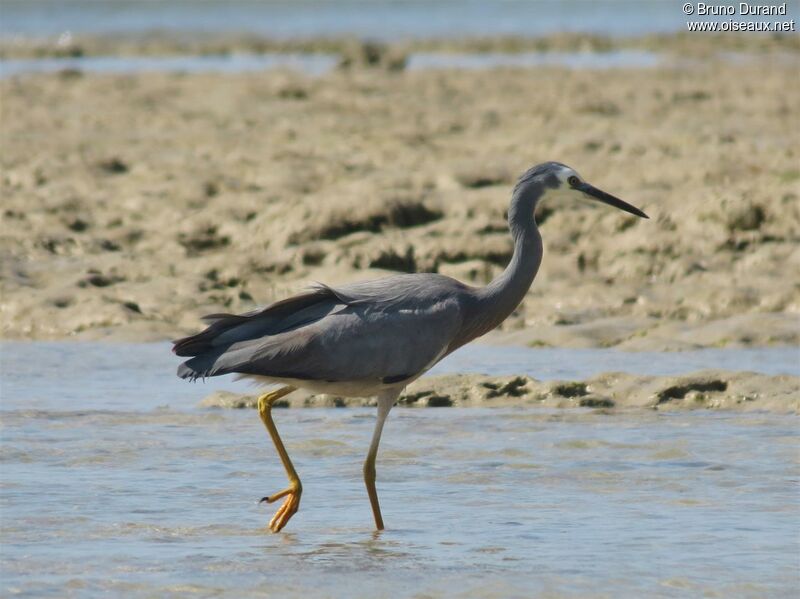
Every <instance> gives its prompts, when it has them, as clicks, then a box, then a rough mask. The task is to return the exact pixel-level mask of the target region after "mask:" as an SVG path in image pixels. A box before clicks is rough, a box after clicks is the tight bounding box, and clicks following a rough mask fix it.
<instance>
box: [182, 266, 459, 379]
mask: <svg viewBox="0 0 800 599" xmlns="http://www.w3.org/2000/svg"><path fill="white" fill-rule="evenodd" d="M398 280H399V281H398ZM449 281H452V283H450V282H449ZM460 289H461V287H459V284H458V283H457V282H456V281H453V280H452V279H446V278H445V277H435V276H431V277H430V278H429V277H421V278H420V277H419V276H414V275H411V276H406V277H391V278H389V279H383V280H379V281H377V282H370V283H368V284H358V285H353V286H347V287H342V288H339V289H332V288H330V287H325V286H320V287H318V288H317V290H316V292H317V293H319V294H322V295H325V299H324V300H321V301H320V302H318V303H317V304H314V307H313V309H311V308H303V310H301V311H302V312H304V315H303V316H304V317H298V315H297V314H294V313H293V314H292V321H293V322H294V323H297V324H295V325H294V326H292V327H291V328H288V329H283V330H281V331H279V332H271V333H267V334H265V335H262V336H260V337H258V338H254V337H252V336H250V337H249V338H247V339H242V340H239V341H235V342H233V343H229V344H228V345H227V346H226V347H225V348H224V349H223V348H222V347H221V346H216V347H213V348H212V350H211V351H206V352H204V353H202V354H199V355H197V356H196V357H195V358H194V359H192V360H189V361H187V362H186V363H185V364H183V365H182V366H181V368H180V369H179V373H178V374H179V375H180V376H182V377H184V378H198V377H203V376H215V375H218V374H228V373H242V374H250V375H260V376H267V377H274V378H292V379H300V380H316V381H318V380H324V381H331V382H339V381H375V380H380V381H383V382H387V383H389V382H398V381H401V380H404V379H406V378H411V377H412V376H414V375H417V374H419V373H421V372H423V371H425V370H427V369H428V368H430V366H432V365H433V364H434V363H436V361H438V359H439V358H441V356H442V355H444V354H445V353H446V351H447V349H448V347H449V345H450V343H451V341H452V340H453V338H454V337H455V335H456V333H457V332H458V330H459V327H460V326H461V322H462V319H463V302H462V301H460V300H461V299H462V298H461V297H460V296H459V291H460ZM310 315H313V318H308V316H310ZM247 318H253V317H252V316H249V317H247ZM212 326H214V325H212ZM239 326H240V327H241V326H243V325H239ZM248 330H249V329H248ZM229 338H230V335H229Z"/></svg>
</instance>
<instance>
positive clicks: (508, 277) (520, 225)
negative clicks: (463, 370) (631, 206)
mask: <svg viewBox="0 0 800 599" xmlns="http://www.w3.org/2000/svg"><path fill="white" fill-rule="evenodd" d="M542 191H543V190H542V188H541V187H538V186H532V185H528V186H524V187H523V188H518V189H516V190H515V191H514V195H513V196H512V198H511V205H510V207H509V210H508V227H509V229H510V230H511V236H512V237H513V238H514V253H513V254H512V256H511V261H510V262H509V263H508V266H507V267H506V269H505V270H504V271H503V272H502V274H500V275H499V276H498V277H497V278H496V279H494V280H493V281H492V282H491V283H489V285H487V286H486V287H483V288H481V289H478V290H476V299H477V301H476V302H475V305H474V310H471V311H470V312H471V313H470V314H469V320H470V321H471V322H469V324H468V328H469V335H470V338H471V339H474V338H475V337H479V336H480V335H483V334H485V333H487V332H489V331H491V330H492V329H493V328H495V327H496V326H497V325H499V324H500V323H501V322H503V321H504V320H505V319H506V318H507V317H508V316H509V314H511V313H512V312H513V311H514V309H515V308H516V307H517V306H518V305H519V304H520V302H521V301H522V299H523V298H524V297H525V294H526V293H527V292H528V289H530V286H531V283H533V279H534V277H536V273H537V272H538V270H539V265H540V264H541V262H542V251H543V250H542V237H541V235H540V234H539V229H538V228H537V227H536V221H535V220H534V217H533V211H534V208H535V207H536V202H537V200H538V199H539V197H540V196H541V194H542ZM465 342H466V341H465Z"/></svg>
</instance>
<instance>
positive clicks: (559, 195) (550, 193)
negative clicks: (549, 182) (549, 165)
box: [540, 166, 583, 202]
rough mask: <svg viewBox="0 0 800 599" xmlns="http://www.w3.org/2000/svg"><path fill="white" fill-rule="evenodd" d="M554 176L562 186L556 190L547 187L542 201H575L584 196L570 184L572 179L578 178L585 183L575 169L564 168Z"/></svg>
mask: <svg viewBox="0 0 800 599" xmlns="http://www.w3.org/2000/svg"><path fill="white" fill-rule="evenodd" d="M554 174H555V176H556V178H557V179H558V181H559V183H560V185H559V186H558V187H557V188H555V189H553V188H552V187H546V188H545V190H544V194H543V195H542V197H541V198H540V201H545V202H550V201H552V200H555V201H557V202H558V201H563V200H567V199H572V200H574V199H575V198H577V197H581V196H582V195H583V193H582V192H580V191H577V190H575V189H572V186H571V185H570V184H569V178H570V177H578V179H580V180H581V181H583V178H582V177H581V176H580V175H579V174H578V173H576V172H575V171H574V170H573V169H571V168H569V167H568V166H562V167H561V168H560V169H558V170H557V171H556V172H555V173H554Z"/></svg>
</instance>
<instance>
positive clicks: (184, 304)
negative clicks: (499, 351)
mask: <svg viewBox="0 0 800 599" xmlns="http://www.w3.org/2000/svg"><path fill="white" fill-rule="evenodd" d="M654 39H657V40H658V44H660V47H661V48H668V47H672V48H673V50H674V51H675V52H674V53H680V51H686V50H687V48H688V49H690V50H691V49H692V47H693V46H692V44H695V45H697V44H698V43H699V42H697V41H696V40H694V41H691V42H688V41H686V37H685V36H679V37H676V38H674V39H673V40H672V46H670V43H669V39H668V38H654ZM741 39H749V38H741ZM764 39H766V38H762V39H761V40H760V41H759V40H757V41H755V42H752V44H751V45H752V48H750V49H752V50H753V53H752V55H750V56H749V57H747V56H745V58H741V57H740V58H738V59H736V60H726V61H723V60H717V59H714V58H707V59H704V60H703V61H702V62H694V63H692V65H691V66H686V65H681V63H680V61H678V62H674V63H670V65H671V66H668V67H664V68H662V69H615V70H609V71H574V70H566V69H562V68H538V69H521V70H513V69H493V70H485V71H472V72H470V71H458V70H443V71H415V72H402V71H389V70H385V69H368V68H361V67H359V66H358V65H356V66H355V68H351V69H347V70H337V71H335V72H333V73H330V74H328V75H325V76H323V77H320V78H310V77H307V76H304V75H301V74H295V73H288V72H265V73H258V74H238V75H219V74H217V75H212V74H198V75H178V74H138V75H102V76H100V75H87V74H82V73H80V72H72V71H70V72H65V73H60V74H54V75H38V76H26V77H19V78H13V79H7V80H3V81H0V93H2V105H3V106H2V110H3V112H2V121H3V126H2V137H1V138H0V143H2V147H3V152H2V156H0V161H1V164H2V181H1V182H0V185H1V187H0V193H2V197H3V205H2V214H0V217H1V218H2V221H0V222H2V231H1V232H0V258H1V261H2V264H1V267H0V295H1V296H2V299H1V303H0V310H1V312H0V318H2V323H1V325H0V326H1V328H0V335H2V337H3V338H6V339H54V338H65V337H76V338H105V339H129V340H154V339H164V338H174V337H177V336H179V335H181V334H183V333H186V332H188V331H193V330H196V329H197V328H198V327H199V326H200V322H199V317H200V316H201V315H203V314H207V313H210V312H219V311H233V312H237V311H243V310H247V309H251V308H252V307H254V306H256V305H258V304H263V303H266V302H269V301H272V300H274V299H276V298H280V297H282V296H284V295H286V294H288V293H292V292H296V291H299V290H301V289H302V288H303V287H304V286H306V285H307V284H309V283H310V282H312V281H315V280H320V281H325V282H327V283H331V284H337V283H341V282H345V281H352V280H358V279H364V278H369V277H376V276H381V275H384V274H387V273H389V272H396V271H409V272H410V271H436V272H441V273H445V274H448V275H452V276H455V277H457V278H460V279H462V280H464V281H467V282H470V283H472V284H476V285H481V284H485V283H486V282H487V281H489V280H490V279H491V278H492V277H493V276H495V275H497V274H498V273H499V272H500V270H501V269H502V267H503V266H504V264H505V262H506V261H507V260H508V258H509V256H510V252H511V240H510V237H509V235H508V233H507V230H506V226H505V220H504V211H505V209H506V207H507V204H508V200H509V194H510V190H511V186H512V185H513V182H514V179H515V177H516V175H517V174H518V173H519V172H521V171H522V170H523V169H525V168H526V167H528V166H529V165H531V164H533V163H536V162H540V161H543V160H549V159H555V160H560V161H563V162H566V163H568V164H570V165H571V166H574V167H575V168H576V169H577V170H579V171H580V172H581V173H582V174H583V175H584V176H585V177H586V178H587V179H588V180H589V181H592V182H594V183H595V184H596V185H598V186H599V187H601V188H603V189H606V190H608V191H610V192H612V193H615V194H616V195H618V196H620V197H622V198H623V199H625V200H627V201H629V202H631V203H633V204H636V205H638V206H640V207H642V208H643V209H644V210H646V211H647V212H648V213H649V214H650V216H651V220H649V221H643V220H638V219H635V218H633V217H628V216H627V215H625V214H623V213H621V212H617V211H614V210H611V209H607V208H605V207H597V208H595V207H593V206H590V205H588V204H578V203H576V204H570V205H544V206H542V207H541V212H540V214H539V215H538V219H539V221H540V223H541V224H542V233H543V236H544V240H545V258H544V263H543V266H542V269H541V271H540V273H539V276H538V277H537V280H536V282H535V284H534V286H533V288H532V289H531V291H530V293H529V294H528V296H527V298H526V301H525V302H524V303H523V305H522V306H521V307H520V309H519V310H518V311H517V312H516V313H515V314H514V316H513V317H512V318H510V319H509V320H508V321H507V322H506V323H505V324H504V326H503V330H502V331H501V332H499V333H497V334H495V335H494V338H495V340H496V341H499V342H513V343H520V344H527V345H532V346H567V347H606V346H615V347H619V348H623V349H631V350H638V349H650V350H652V349H665V350H675V349H683V348H690V347H711V346H713V347H721V346H752V345H770V344H798V343H800V324H799V323H800V320H799V318H800V316H799V314H800V286H798V284H797V278H796V277H795V276H791V273H796V272H800V244H799V243H798V242H800V201H799V199H798V196H800V168H798V159H799V158H800V156H799V155H798V144H797V134H796V130H797V125H798V123H800V109H799V108H798V107H800V80H799V79H798V77H797V69H796V66H795V65H796V60H797V58H796V57H797V56H798V50H797V48H796V46H797V44H796V41H795V40H792V39H789V38H786V39H785V40H775V39H773V38H769V43H768V44H767V46H768V49H769V50H770V53H767V55H766V57H765V55H763V52H762V50H763V47H764V45H765V43H766V42H764V41H763V40H764ZM653 43H655V42H653ZM700 45H702V44H700ZM742 45H743V43H742V42H741V40H740V41H739V46H742ZM707 46H708V44H706V46H705V49H706V50H708V47H707ZM747 49H748V46H747V43H744V47H743V48H742V47H740V48H738V50H739V51H741V52H745V51H746V50H747ZM778 51H779V52H778ZM759 52H762V53H761V54H759ZM776 52H778V53H779V54H780V56H782V58H780V59H778V58H776V57H774V56H773V54H775V53H776ZM701 55H703V54H702V52H701V51H700V50H697V56H701ZM787 55H788V56H790V57H791V56H794V57H795V58H794V60H786V56H787ZM770 57H772V58H770Z"/></svg>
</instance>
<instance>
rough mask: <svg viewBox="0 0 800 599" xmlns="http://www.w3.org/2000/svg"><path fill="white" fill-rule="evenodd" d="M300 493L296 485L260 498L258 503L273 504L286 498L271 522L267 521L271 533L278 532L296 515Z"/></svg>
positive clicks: (300, 488) (298, 486)
mask: <svg viewBox="0 0 800 599" xmlns="http://www.w3.org/2000/svg"><path fill="white" fill-rule="evenodd" d="M302 492H303V489H302V487H301V486H300V485H299V484H298V485H292V486H290V487H287V488H286V489H284V490H283V491H280V492H279V493H275V494H274V495H268V496H267V497H262V498H261V500H260V501H259V503H263V502H266V503H274V502H275V501H278V499H280V498H281V497H286V499H284V501H283V503H282V504H281V507H279V508H278V511H277V512H275V515H274V516H273V517H272V520H270V521H269V529H270V530H271V531H272V532H280V530H281V529H282V528H283V527H284V526H286V524H287V523H288V522H289V520H290V519H291V517H292V516H294V515H295V514H296V513H297V509H298V508H299V507H300V495H301V494H302Z"/></svg>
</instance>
